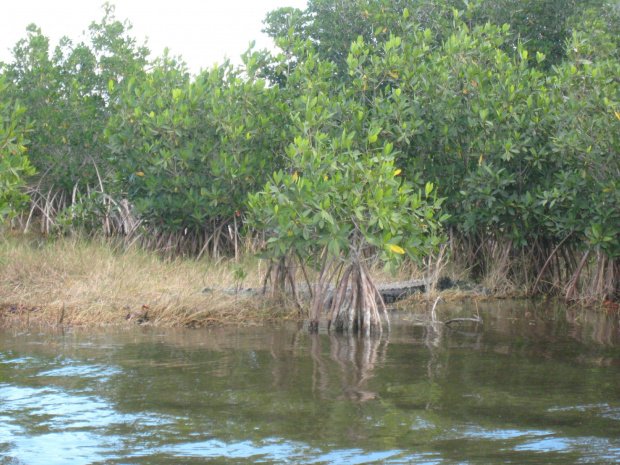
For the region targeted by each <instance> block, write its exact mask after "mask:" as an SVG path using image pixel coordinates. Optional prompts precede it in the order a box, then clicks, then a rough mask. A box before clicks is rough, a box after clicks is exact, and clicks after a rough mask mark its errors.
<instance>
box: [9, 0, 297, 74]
mask: <svg viewBox="0 0 620 465" xmlns="http://www.w3.org/2000/svg"><path fill="white" fill-rule="evenodd" d="M103 3H104V0H0V61H4V62H6V63H8V62H10V61H12V55H11V52H10V50H11V49H12V48H13V47H14V46H15V44H16V43H17V41H18V40H19V39H21V38H24V37H26V26H28V25H29V24H31V23H35V24H36V25H37V26H38V27H40V28H41V31H42V33H43V35H44V36H47V37H49V38H50V48H51V49H52V50H53V48H54V47H55V46H56V45H57V44H58V41H59V39H60V38H61V37H62V36H68V37H69V38H70V39H72V40H73V41H74V42H76V43H77V42H80V41H81V40H82V32H83V31H85V30H87V29H88V26H89V25H90V23H91V22H93V21H96V22H99V21H100V20H101V18H103V9H102V8H101V6H102V5H103ZM110 4H113V5H115V6H116V11H115V16H116V19H118V20H120V21H123V20H125V19H129V21H130V22H131V23H132V24H133V29H132V30H131V31H130V33H129V34H130V35H132V36H133V37H136V38H137V39H138V44H140V45H141V44H142V43H143V42H144V39H145V38H146V37H148V47H149V49H150V50H151V58H155V57H156V56H160V55H162V54H163V51H164V48H165V47H168V48H169V49H170V52H171V54H172V55H182V57H183V59H184V60H185V62H186V63H187V64H188V66H189V67H190V70H191V72H193V73H198V72H199V71H200V69H201V68H203V69H206V68H209V67H211V66H212V65H213V64H214V63H215V62H218V63H222V61H223V60H224V56H227V57H229V58H231V60H232V61H233V63H240V62H241V60H240V59H239V56H240V55H241V54H242V53H243V52H245V51H246V50H247V48H248V45H249V43H250V41H252V40H256V46H255V50H258V49H262V48H268V49H273V46H272V42H271V39H269V38H268V37H267V36H265V35H264V34H262V33H261V32H260V31H261V29H262V28H263V27H264V26H263V24H262V21H263V19H265V15H266V13H267V12H268V11H271V10H274V9H276V8H279V7H283V6H291V7H296V8H300V9H304V8H305V7H306V0H202V1H201V0H110Z"/></svg>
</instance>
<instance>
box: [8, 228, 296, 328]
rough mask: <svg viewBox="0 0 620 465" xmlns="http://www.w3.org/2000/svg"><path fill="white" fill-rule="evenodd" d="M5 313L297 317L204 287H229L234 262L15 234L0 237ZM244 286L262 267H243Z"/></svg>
mask: <svg viewBox="0 0 620 465" xmlns="http://www.w3.org/2000/svg"><path fill="white" fill-rule="evenodd" d="M0 260H1V262H0V314H1V316H2V322H3V323H4V325H11V324H17V323H24V322H26V323H31V322H32V323H39V324H49V325H110V324H128V323H134V324H135V323H138V322H141V323H146V322H148V323H150V324H155V325H165V326H206V325H213V324H239V323H243V322H263V321H267V320H269V319H273V318H279V319H281V318H284V317H291V318H292V317H297V315H296V312H295V311H294V310H292V307H291V310H284V309H283V307H274V306H273V305H270V304H268V303H267V302H265V301H264V300H262V299H256V298H253V299H242V298H239V297H235V296H229V295H222V294H220V293H207V294H203V293H202V292H201V291H202V289H203V288H204V287H206V286H209V287H219V286H224V287H229V286H230V287H232V286H234V285H235V280H234V270H235V266H234V263H232V262H230V261H220V262H217V263H216V262H212V261H207V260H199V261H196V260H192V259H181V258H178V259H164V258H162V257H160V256H158V255H157V254H153V253H147V252H144V251H142V250H138V249H130V250H122V249H121V248H120V247H114V245H113V244H112V243H111V242H110V241H109V240H86V239H66V238H62V239H56V240H54V241H50V242H47V241H45V240H44V239H41V238H38V237H30V238H28V237H24V236H14V237H9V238H5V239H2V240H1V241H0ZM239 266H240V267H241V268H242V269H244V271H245V272H246V273H247V278H246V279H245V280H244V282H243V285H244V286H246V287H247V286H250V287H257V286H258V285H259V283H260V278H259V275H260V271H261V270H260V266H261V265H259V264H258V263H257V262H255V261H252V260H247V261H245V262H242V263H240V264H239Z"/></svg>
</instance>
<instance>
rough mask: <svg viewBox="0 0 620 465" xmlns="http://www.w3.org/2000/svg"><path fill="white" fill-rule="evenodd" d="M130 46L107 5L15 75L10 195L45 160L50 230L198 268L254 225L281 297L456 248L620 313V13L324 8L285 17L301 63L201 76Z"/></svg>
mask: <svg viewBox="0 0 620 465" xmlns="http://www.w3.org/2000/svg"><path fill="white" fill-rule="evenodd" d="M517 4H518V5H517ZM517 6H518V7H517ZM129 28H130V25H129V24H128V23H121V22H119V21H116V20H115V19H114V17H113V8H112V7H110V6H106V7H105V16H104V18H103V20H102V21H101V23H93V24H92V25H91V27H90V29H89V38H90V43H85V42H82V43H79V44H77V45H74V44H73V43H72V42H71V41H70V40H69V39H64V40H63V41H62V42H61V44H60V46H59V47H58V48H57V49H56V50H55V51H54V53H53V54H52V55H51V56H50V52H49V43H48V40H47V39H46V38H45V37H44V36H43V35H42V32H41V31H40V30H39V29H37V28H36V27H35V26H31V27H30V28H29V29H28V33H27V38H26V39H24V40H22V41H20V42H19V43H18V44H17V46H16V47H15V49H14V57H15V62H14V63H12V64H9V65H5V66H4V67H3V68H2V76H3V80H4V83H5V84H4V88H3V89H2V90H1V94H0V95H1V97H2V100H1V101H0V110H1V111H0V116H1V117H2V121H3V124H4V125H5V126H4V127H9V128H10V127H13V128H14V129H13V130H16V131H17V133H16V134H18V135H17V136H16V137H22V138H23V137H24V135H23V134H24V131H25V130H27V129H28V124H27V123H26V122H25V121H26V120H23V125H22V126H19V125H17V126H15V124H18V123H16V121H17V119H18V118H19V114H20V113H22V112H23V110H19V111H18V110H17V108H18V107H14V102H15V101H16V100H19V101H20V102H21V105H23V106H25V107H26V113H25V116H24V117H27V118H28V119H29V120H31V121H34V126H33V128H32V132H31V134H30V136H29V139H30V142H29V144H26V143H25V140H21V141H20V140H19V139H11V140H14V141H16V142H15V143H14V144H16V145H13V146H12V147H13V149H11V150H8V151H7V150H4V149H2V147H0V149H2V150H4V151H3V152H2V153H3V154H4V153H6V154H11V156H13V157H14V158H12V159H11V161H9V162H8V163H10V164H11V165H12V166H13V167H16V168H15V169H14V170H13V171H11V170H8V171H5V170H3V173H5V172H6V173H9V172H10V173H12V174H11V176H12V177H11V180H10V181H6V182H5V180H4V179H5V178H6V179H8V178H7V177H6V175H4V174H3V175H2V176H3V178H2V179H1V180H2V182H3V183H4V184H3V189H5V190H4V191H3V192H12V194H10V195H12V196H14V195H15V193H17V192H21V191H19V190H16V188H17V187H18V186H19V183H20V182H22V179H23V176H24V175H26V174H29V173H28V170H29V168H27V166H28V165H27V160H26V158H25V157H24V153H25V152H24V150H25V148H23V147H26V146H27V147H28V155H29V157H30V161H31V163H32V164H33V166H34V167H36V169H37V172H38V174H37V175H36V176H35V177H32V178H27V181H28V184H29V190H30V192H31V194H32V199H33V201H32V205H33V208H34V210H35V213H36V211H37V209H38V211H39V213H38V215H39V216H40V218H41V219H42V221H43V223H45V224H46V225H48V226H50V225H51V226H57V227H61V226H63V225H64V226H72V227H76V226H79V227H87V228H89V230H103V231H105V232H107V233H113V232H117V231H122V232H124V233H126V234H127V233H136V232H138V231H140V232H142V233H144V234H143V236H142V237H143V238H144V239H145V240H149V238H151V239H152V240H153V241H154V242H155V243H157V244H160V245H162V244H164V243H165V244H166V246H173V247H177V248H178V249H179V250H182V251H187V252H191V253H194V254H196V253H198V254H199V253H202V252H204V251H207V252H210V253H213V254H217V253H221V251H222V250H228V251H231V252H232V250H233V247H234V244H237V239H238V237H239V234H244V231H245V233H246V234H251V232H250V231H252V230H254V229H252V228H248V225H251V226H253V227H254V228H258V229H260V230H262V231H264V232H265V235H266V236H265V239H266V244H267V250H268V252H269V253H270V254H271V257H272V258H273V259H274V260H275V262H274V263H278V264H279V265H278V266H277V267H275V270H276V271H277V272H276V273H275V275H274V279H273V284H274V286H275V285H276V284H277V283H278V282H279V283H280V284H281V285H282V284H283V283H284V282H285V278H286V276H289V275H290V274H291V273H290V269H291V267H293V266H296V264H297V265H299V266H301V267H302V268H303V267H307V266H309V267H310V268H311V269H313V270H315V271H316V272H317V273H319V276H321V277H322V278H321V279H323V278H324V280H325V285H327V283H328V282H329V281H330V280H331V279H332V278H333V279H341V278H342V277H343V276H356V278H355V279H357V281H355V282H354V281H350V283H351V284H352V285H354V286H358V287H359V289H362V290H366V291H369V289H372V286H371V283H370V284H369V283H367V282H365V281H364V279H363V276H364V274H365V273H366V271H365V270H366V268H367V266H368V265H369V263H370V262H372V261H373V260H375V259H377V258H378V259H379V260H381V261H383V262H384V263H386V264H387V265H388V267H391V268H394V267H395V266H397V265H398V264H400V263H401V261H402V260H403V259H404V257H406V256H408V258H409V259H412V260H418V259H420V258H423V257H426V256H429V255H430V256H432V255H433V254H435V253H436V251H437V246H438V244H439V243H440V242H441V240H442V238H443V239H448V240H449V244H450V251H451V255H452V261H453V263H454V264H456V265H457V266H460V267H461V268H463V269H465V270H467V271H468V272H469V273H471V275H472V277H474V278H476V279H480V280H485V282H486V284H487V285H489V286H491V287H494V288H495V289H496V290H502V289H503V290H510V289H515V288H518V287H519V288H522V287H525V288H527V289H528V290H530V291H532V292H536V291H538V290H544V291H547V292H563V293H564V295H565V296H566V297H568V298H575V297H579V296H581V297H588V298H595V299H609V298H618V295H619V292H620V207H619V206H620V186H618V179H620V63H619V60H618V58H619V57H618V49H619V47H618V45H619V44H618V37H620V4H619V3H618V2H617V1H611V2H609V1H599V0H583V1H577V0H571V1H564V2H559V1H557V0H528V1H525V2H516V0H514V1H513V0H504V1H494V0H493V1H492V0H480V1H472V2H461V1H460V0H424V1H422V0H405V1H401V0H379V1H369V0H346V1H335V0H310V1H309V2H308V7H307V9H306V10H305V11H300V10H295V9H291V8H285V9H280V10H276V11H274V12H272V13H270V14H269V15H268V16H267V18H266V20H265V30H266V31H267V33H268V34H269V35H271V36H272V37H273V38H274V40H275V41H276V43H277V45H278V47H279V49H280V53H279V54H277V55H270V54H269V53H267V52H258V51H253V50H249V51H248V52H247V53H246V54H245V55H244V57H243V60H244V65H243V66H241V67H235V66H232V65H230V64H229V63H224V64H223V65H221V66H219V67H213V68H211V69H209V70H207V71H205V72H203V73H202V74H201V75H199V76H190V75H189V74H188V72H187V70H186V68H185V65H184V64H183V62H182V61H181V60H179V59H175V58H172V57H169V56H164V57H161V58H159V59H156V60H152V61H149V59H148V50H147V49H146V48H145V47H140V46H138V45H137V44H136V42H135V40H134V39H132V38H131V37H129V36H128V35H127V31H128V30H129ZM13 108H16V109H15V111H13V110H12V109H13ZM7 121H9V123H7ZM11 121H13V122H11ZM19 124H21V123H19ZM20 128H21V129H20ZM6 133H7V132H6V129H5V134H6ZM15 147H17V148H18V150H14V148H15ZM3 157H5V158H3V159H2V160H3V163H7V162H6V161H5V160H9V158H6V157H8V155H6V156H5V155H3ZM15 157H16V158H15ZM20 167H21V168H20ZM20 170H21V171H20ZM9 184H10V185H11V186H13V187H11V188H10V190H6V188H5V187H4V186H5V185H6V186H8V185H9ZM7 195H8V194H7ZM5 197H6V195H5V194H4V193H3V194H2V196H0V202H2V201H3V200H2V199H4V198H5ZM6 198H8V197H6ZM16 198H17V197H15V199H16ZM4 202H5V204H6V205H8V203H6V202H7V201H6V200H4ZM51 204H53V205H52V206H51V207H50V205H51ZM10 205H11V207H10V208H12V209H14V208H15V206H16V205H17V203H16V201H14V200H12V201H11V203H10ZM0 207H2V204H1V203H0ZM2 208H6V207H2ZM439 209H441V210H442V211H441V212H439V211H438V210H439ZM129 219H131V220H132V221H133V223H132V224H131V225H129ZM440 219H441V221H439V220H440ZM115 220H116V221H118V224H119V226H118V228H116V229H115V228H114V227H111V226H110V225H111V224H113V223H114V221H115ZM328 264H329V265H330V266H331V267H332V268H330V266H327V265H328ZM280 265H282V266H280ZM330 270H331V271H330ZM347 270H348V271H347ZM347 273H348V274H347ZM276 275H277V276H276ZM337 276H340V278H336V277H337ZM351 279H352V278H351ZM345 281H346V280H345ZM321 282H322V281H321ZM342 282H344V281H342ZM356 283H357V284H356ZM369 292H370V291H369ZM320 295H321V293H320V292H319V293H318V294H315V303H316V302H318V300H319V299H320ZM360 295H361V294H360ZM368 295H370V294H368ZM367 300H368V301H370V300H372V299H370V297H369V298H368V299H367ZM331 315H332V316H334V318H336V319H337V309H335V308H334V309H333V311H332V314H331ZM314 316H315V317H317V315H316V314H315V315H314ZM345 326H346V325H345Z"/></svg>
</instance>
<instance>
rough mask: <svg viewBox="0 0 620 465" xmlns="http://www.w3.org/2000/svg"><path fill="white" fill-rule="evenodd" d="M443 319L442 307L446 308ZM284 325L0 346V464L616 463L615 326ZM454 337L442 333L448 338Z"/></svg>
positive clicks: (68, 333) (10, 338)
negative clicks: (376, 335) (355, 328)
mask: <svg viewBox="0 0 620 465" xmlns="http://www.w3.org/2000/svg"><path fill="white" fill-rule="evenodd" d="M446 307H447V305H446ZM476 312H478V313H479V314H480V316H481V317H482V318H483V319H484V325H474V324H471V323H468V324H465V325H463V326H461V327H453V328H438V329H437V330H434V329H432V328H431V327H428V326H420V325H419V322H418V321H417V320H416V316H415V315H412V314H409V313H406V312H403V313H395V314H393V316H392V320H393V321H392V331H391V334H390V335H389V338H388V337H387V336H386V335H384V337H383V338H382V339H381V340H363V339H357V338H353V337H342V336H340V337H336V336H330V335H328V334H323V333H322V334H320V335H315V336H311V335H309V334H308V333H307V332H306V331H305V330H304V328H300V327H298V325H296V324H290V325H286V326H278V327H247V328H241V329H217V330H164V329H159V328H152V327H137V328H132V329H123V330H118V329H117V330H101V331H94V332H93V331H86V330H79V329H74V330H65V331H64V332H62V331H59V330H52V329H50V330H41V329H30V330H25V329H22V330H15V329H14V330H5V331H3V332H0V457H2V458H1V459H0V464H33V465H34V464H45V465H48V464H63V465H64V464H192V463H205V462H213V463H316V464H323V463H338V464H358V463H389V464H397V463H398V464H400V463H413V464H457V463H458V464H493V463H497V464H500V463H501V464H503V463H518V464H527V463H537V464H551V463H561V464H567V463H599V464H605V463H618V462H620V333H619V330H618V321H617V317H615V318H612V317H608V316H605V315H600V314H589V313H581V312H570V311H566V310H563V309H553V308H548V307H545V306H544V305H538V306H534V305H531V304H522V303H514V302H503V303H499V304H498V303H493V304H487V305H484V306H483V305H482V304H479V305H478V306H477V308H474V307H471V306H468V305H466V304H463V305H460V306H456V307H452V308H448V309H446V310H444V311H443V314H442V317H444V318H447V317H448V316H470V315H471V314H472V313H476ZM453 326H454V325H453Z"/></svg>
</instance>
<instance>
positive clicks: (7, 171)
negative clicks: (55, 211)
mask: <svg viewBox="0 0 620 465" xmlns="http://www.w3.org/2000/svg"><path fill="white" fill-rule="evenodd" d="M6 89H7V84H6V83H5V79H4V78H3V77H0V221H2V224H0V230H2V229H3V227H4V225H5V221H6V220H8V219H10V218H11V217H13V216H15V215H16V214H17V212H18V211H19V210H20V208H23V203H24V201H25V200H27V198H26V197H25V196H24V194H23V192H22V190H21V189H20V188H21V187H23V185H24V178H25V177H26V176H28V175H31V174H33V173H34V169H33V168H32V167H31V166H30V162H29V161H28V157H26V155H25V153H26V151H27V148H26V145H27V144H28V140H27V139H26V133H27V132H28V131H29V130H30V124H29V123H28V121H27V120H24V113H25V111H26V109H25V108H24V107H22V106H21V105H20V104H19V102H17V101H15V102H13V101H12V100H11V98H10V97H7V96H6Z"/></svg>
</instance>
